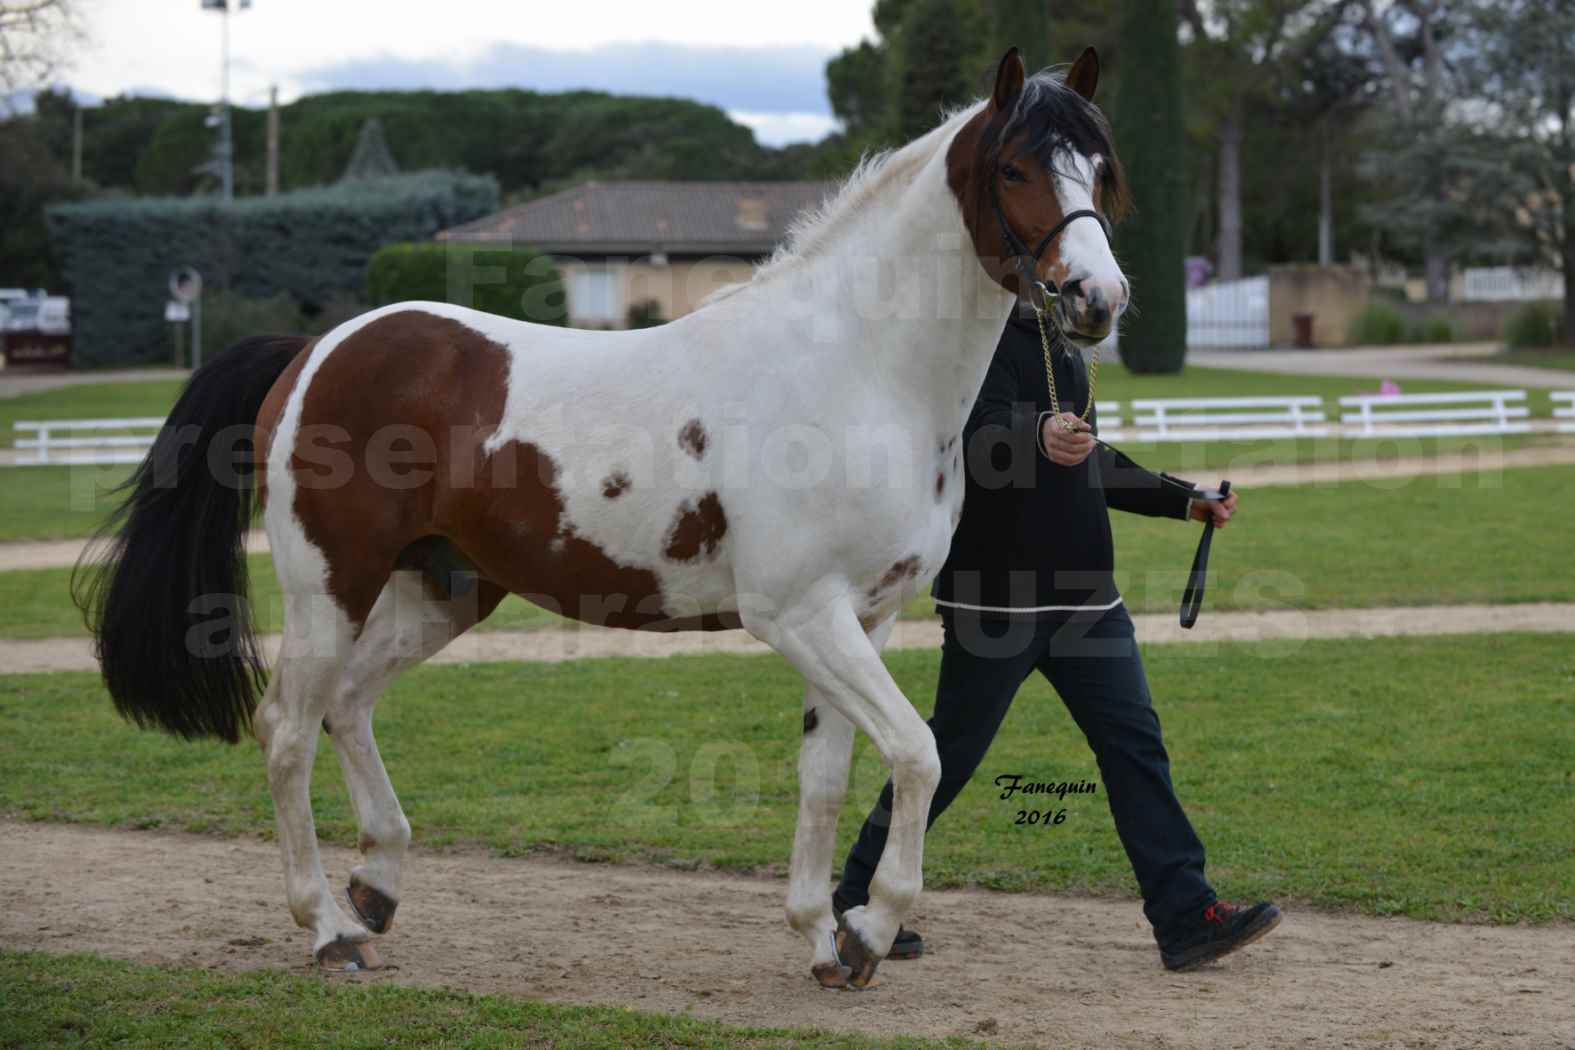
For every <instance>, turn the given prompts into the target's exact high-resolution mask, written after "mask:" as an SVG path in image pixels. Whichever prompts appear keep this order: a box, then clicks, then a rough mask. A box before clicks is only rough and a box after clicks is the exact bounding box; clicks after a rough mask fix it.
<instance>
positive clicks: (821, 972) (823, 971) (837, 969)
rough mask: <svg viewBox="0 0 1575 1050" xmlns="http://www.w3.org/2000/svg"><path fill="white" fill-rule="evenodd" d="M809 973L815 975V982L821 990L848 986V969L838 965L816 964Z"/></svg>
mask: <svg viewBox="0 0 1575 1050" xmlns="http://www.w3.org/2000/svg"><path fill="white" fill-rule="evenodd" d="M809 972H810V973H812V974H814V975H815V980H817V981H819V982H820V986H821V987H822V988H846V987H847V986H848V968H847V967H846V966H842V965H840V964H838V963H834V962H832V963H816V964H815V965H814V966H812V967H810V970H809Z"/></svg>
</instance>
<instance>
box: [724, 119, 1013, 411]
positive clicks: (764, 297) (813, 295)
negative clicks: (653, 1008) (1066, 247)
mask: <svg viewBox="0 0 1575 1050" xmlns="http://www.w3.org/2000/svg"><path fill="white" fill-rule="evenodd" d="M950 137H951V136H950V134H947V135H945V136H944V137H943V138H942V139H941V141H940V142H939V143H938V148H934V149H933V150H932V152H931V153H930V156H929V158H928V159H927V160H926V161H925V162H924V163H923V164H922V166H919V167H918V168H917V170H916V171H915V172H914V173H913V174H911V175H904V176H898V177H894V178H893V179H892V182H891V184H890V185H889V186H886V187H884V188H882V189H881V190H880V191H879V196H878V197H877V198H875V199H872V200H870V201H869V202H868V203H866V204H865V205H864V206H862V207H860V208H858V209H857V210H856V211H854V212H853V213H852V214H850V215H848V216H845V217H844V218H843V220H842V222H841V224H840V225H839V227H838V228H837V229H835V230H833V231H830V232H829V235H828V236H826V237H825V239H824V241H823V242H822V243H820V244H818V245H816V247H815V249H814V250H813V251H812V252H811V253H810V254H808V255H806V256H805V257H804V258H802V259H799V260H797V261H795V262H794V263H793V267H792V271H793V272H791V273H789V272H779V273H778V274H776V275H773V276H772V277H771V278H770V279H767V280H762V281H759V282H757V283H756V284H755V285H753V286H751V287H749V288H746V289H745V290H744V291H743V293H742V294H741V296H740V298H741V299H742V300H743V301H742V302H740V303H739V304H738V305H739V306H741V307H744V315H745V316H747V317H749V318H751V319H752V323H756V324H772V323H773V321H772V320H771V319H772V318H773V317H777V316H780V312H781V311H784V310H785V311H786V312H787V314H788V315H789V316H796V317H797V318H798V319H799V320H800V321H801V322H802V325H801V327H802V329H803V330H804V331H805V332H806V333H807V334H808V336H809V342H810V344H811V345H809V346H807V347H801V348H800V349H799V350H798V352H797V353H796V358H797V360H798V361H799V362H801V363H802V365H803V366H804V367H814V366H815V365H816V364H818V365H819V367H821V368H824V369H826V370H828V371H829V372H830V373H832V374H838V373H843V374H845V373H846V372H847V370H849V369H852V368H857V369H860V370H865V371H871V372H874V373H876V374H879V375H880V376H881V377H882V380H883V382H884V383H885V384H886V386H887V387H888V388H889V389H890V390H891V391H892V394H893V396H896V397H900V398H902V399H903V401H904V403H905V404H907V405H909V406H912V407H913V408H919V407H920V406H921V405H922V404H925V403H927V404H928V405H929V406H930V407H931V409H932V410H933V411H932V412H931V413H930V414H931V415H932V416H934V417H935V418H936V419H938V420H940V421H943V422H944V421H947V420H949V419H950V418H951V417H953V416H958V415H959V413H961V414H965V413H966V409H967V407H968V406H970V405H971V404H972V401H973V397H974V395H975V394H977V393H978V389H979V384H980V383H981V382H982V381H983V378H984V373H985V370H986V369H987V368H988V367H989V363H990V358H991V356H992V354H993V352H994V349H995V346H996V343H997V341H998V340H999V337H1000V334H1001V328H1002V325H1003V324H1004V322H1005V319H1006V317H1007V315H1008V313H1009V311H1010V309H1011V304H1012V297H1011V295H1010V294H1009V293H1007V292H1005V291H1004V290H1002V289H1001V288H1000V286H999V285H996V284H995V283H994V282H992V281H991V280H990V279H989V278H988V277H987V276H986V275H985V273H984V270H983V268H982V267H981V266H980V265H979V262H978V259H977V257H976V255H975V253H974V248H973V241H972V238H971V237H970V235H969V233H968V229H967V227H966V226H965V224H964V223H963V219H962V214H961V211H960V209H959V208H958V206H957V200H956V197H955V196H954V195H953V193H952V191H951V189H950V187H949V186H948V185H947V182H946V147H947V146H948V145H949V143H950ZM932 145H937V144H932ZM806 289H807V290H808V296H807V297H806V296H805V294H804V292H805V290H806ZM783 296H789V297H791V298H790V300H789V301H788V302H779V301H778V300H779V298H780V297H783ZM746 304H747V305H746ZM957 423H958V425H959V426H960V425H961V419H960V418H959V419H958V420H957Z"/></svg>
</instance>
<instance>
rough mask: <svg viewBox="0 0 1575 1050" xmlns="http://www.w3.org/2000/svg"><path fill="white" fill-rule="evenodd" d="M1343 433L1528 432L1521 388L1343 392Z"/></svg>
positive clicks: (1443, 435) (1424, 434)
mask: <svg viewBox="0 0 1575 1050" xmlns="http://www.w3.org/2000/svg"><path fill="white" fill-rule="evenodd" d="M1340 405H1341V407H1342V409H1344V410H1345V411H1343V412H1342V413H1341V415H1340V423H1341V426H1342V428H1343V432H1344V434H1345V436H1346V437H1451V436H1456V435H1466V434H1529V433H1530V432H1531V423H1530V422H1529V421H1528V420H1527V417H1528V416H1529V415H1530V414H1531V410H1530V409H1529V408H1527V407H1526V392H1525V391H1524V390H1482V391H1474V392H1471V393H1465V394H1391V395H1389V396H1387V397H1386V396H1384V395H1383V394H1358V395H1357V396H1355V397H1342V398H1341V399H1340Z"/></svg>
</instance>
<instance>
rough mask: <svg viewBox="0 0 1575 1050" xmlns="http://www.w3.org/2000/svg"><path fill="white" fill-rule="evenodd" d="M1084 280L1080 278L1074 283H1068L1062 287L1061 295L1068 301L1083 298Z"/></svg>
mask: <svg viewBox="0 0 1575 1050" xmlns="http://www.w3.org/2000/svg"><path fill="white" fill-rule="evenodd" d="M1083 294H1084V293H1083V279H1082V278H1081V277H1079V278H1078V279H1077V280H1074V281H1067V282H1066V283H1065V284H1063V285H1062V286H1061V295H1062V297H1063V298H1066V299H1081V298H1083Z"/></svg>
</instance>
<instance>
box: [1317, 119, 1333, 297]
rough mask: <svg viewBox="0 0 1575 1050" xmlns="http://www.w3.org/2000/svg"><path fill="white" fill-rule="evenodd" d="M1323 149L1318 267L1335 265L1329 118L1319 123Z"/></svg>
mask: <svg viewBox="0 0 1575 1050" xmlns="http://www.w3.org/2000/svg"><path fill="white" fill-rule="evenodd" d="M1319 132H1320V139H1321V146H1322V149H1321V151H1320V153H1319V156H1318V265H1319V266H1333V265H1334V192H1333V187H1332V183H1333V182H1334V175H1333V170H1332V169H1333V165H1332V164H1331V163H1330V161H1329V118H1328V117H1327V116H1325V117H1324V118H1323V120H1322V121H1321V122H1320V123H1319Z"/></svg>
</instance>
